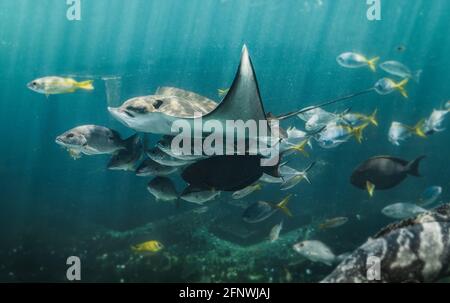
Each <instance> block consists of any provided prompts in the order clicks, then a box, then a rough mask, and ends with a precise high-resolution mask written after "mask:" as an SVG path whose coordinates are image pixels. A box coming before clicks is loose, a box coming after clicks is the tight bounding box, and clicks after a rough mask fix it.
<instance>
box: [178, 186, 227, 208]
mask: <svg viewBox="0 0 450 303" xmlns="http://www.w3.org/2000/svg"><path fill="white" fill-rule="evenodd" d="M219 195H220V191H216V190H214V189H200V188H195V187H193V186H188V187H187V188H186V189H185V190H184V191H183V192H182V193H181V195H180V198H181V199H182V200H185V201H187V202H191V203H195V204H204V203H206V202H208V201H211V200H214V199H216V198H217V197H218V196H219Z"/></svg>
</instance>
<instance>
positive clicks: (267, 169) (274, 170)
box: [262, 165, 281, 178]
mask: <svg viewBox="0 0 450 303" xmlns="http://www.w3.org/2000/svg"><path fill="white" fill-rule="evenodd" d="M279 167H280V166H279V165H275V166H263V167H262V168H263V172H264V173H265V174H267V175H269V176H271V177H274V178H280V177H281V176H280V171H279Z"/></svg>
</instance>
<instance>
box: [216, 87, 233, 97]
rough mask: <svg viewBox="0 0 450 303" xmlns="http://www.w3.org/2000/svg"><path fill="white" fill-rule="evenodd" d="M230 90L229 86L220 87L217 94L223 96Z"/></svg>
mask: <svg viewBox="0 0 450 303" xmlns="http://www.w3.org/2000/svg"><path fill="white" fill-rule="evenodd" d="M229 91H230V89H229V88H219V89H218V90H217V94H218V95H219V97H221V98H223V97H225V96H226V95H227V94H228V92H229Z"/></svg>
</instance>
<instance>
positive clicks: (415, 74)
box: [412, 69, 423, 83]
mask: <svg viewBox="0 0 450 303" xmlns="http://www.w3.org/2000/svg"><path fill="white" fill-rule="evenodd" d="M422 73H423V70H421V69H419V70H418V71H416V72H415V73H414V74H413V75H412V79H413V80H414V81H415V82H416V83H420V77H421V76H422Z"/></svg>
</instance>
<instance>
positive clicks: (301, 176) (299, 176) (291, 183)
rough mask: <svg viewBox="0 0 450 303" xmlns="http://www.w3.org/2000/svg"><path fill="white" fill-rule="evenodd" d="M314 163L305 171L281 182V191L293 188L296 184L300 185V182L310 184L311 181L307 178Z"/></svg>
mask: <svg viewBox="0 0 450 303" xmlns="http://www.w3.org/2000/svg"><path fill="white" fill-rule="evenodd" d="M315 164H316V162H313V163H311V164H310V165H309V166H308V167H307V168H306V169H305V170H303V171H301V172H298V173H296V174H295V175H293V176H292V177H290V178H289V179H287V180H286V181H284V182H283V184H282V185H281V186H280V189H281V190H288V189H291V188H293V187H295V186H296V185H297V184H298V183H300V182H301V181H302V180H306V182H308V183H309V184H311V181H310V180H309V177H308V172H309V171H310V170H311V169H312V168H313V167H314V165H315Z"/></svg>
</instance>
